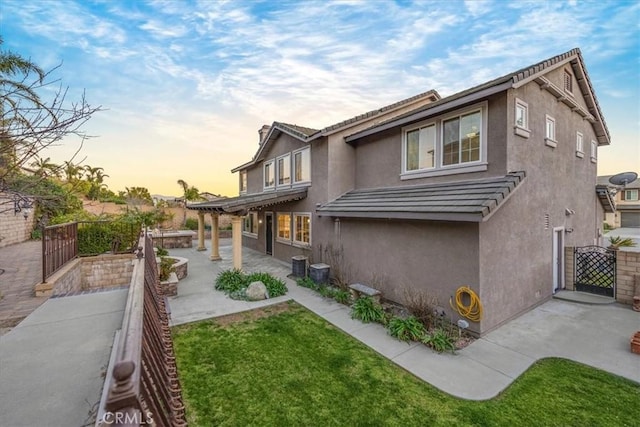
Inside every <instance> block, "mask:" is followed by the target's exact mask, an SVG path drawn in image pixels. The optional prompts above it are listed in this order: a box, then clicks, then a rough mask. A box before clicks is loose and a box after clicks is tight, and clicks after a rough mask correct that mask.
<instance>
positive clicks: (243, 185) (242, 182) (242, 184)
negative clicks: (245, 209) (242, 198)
mask: <svg viewBox="0 0 640 427" xmlns="http://www.w3.org/2000/svg"><path fill="white" fill-rule="evenodd" d="M240 192H241V193H246V192H247V171H240Z"/></svg>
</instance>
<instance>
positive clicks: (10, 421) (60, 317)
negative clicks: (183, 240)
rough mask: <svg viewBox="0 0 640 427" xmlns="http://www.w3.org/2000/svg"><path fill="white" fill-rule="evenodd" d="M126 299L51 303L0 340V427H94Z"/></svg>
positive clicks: (94, 297) (123, 295)
mask: <svg viewBox="0 0 640 427" xmlns="http://www.w3.org/2000/svg"><path fill="white" fill-rule="evenodd" d="M126 299H127V289H119V290H110V291H109V290H107V291H104V292H98V293H91V294H86V295H78V296H69V297H64V298H52V299H49V300H47V301H46V302H45V303H44V304H42V305H41V306H40V307H39V308H37V309H36V310H35V311H34V312H33V313H31V315H29V316H28V317H27V318H26V319H25V320H24V321H23V322H21V323H20V324H19V325H18V326H16V327H15V328H13V329H12V330H11V331H10V332H9V333H7V334H6V335H3V336H1V337H0V426H11V427H21V426H25V427H32V426H54V427H59V426H85V425H93V423H92V422H91V421H92V419H93V418H94V417H95V411H96V409H97V404H98V402H99V400H100V395H101V392H102V387H103V384H104V375H105V372H106V370H107V364H108V362H109V355H110V351H111V347H112V344H113V337H114V334H115V331H116V330H117V329H119V328H120V326H121V325H122V316H123V313H124V307H125V303H126Z"/></svg>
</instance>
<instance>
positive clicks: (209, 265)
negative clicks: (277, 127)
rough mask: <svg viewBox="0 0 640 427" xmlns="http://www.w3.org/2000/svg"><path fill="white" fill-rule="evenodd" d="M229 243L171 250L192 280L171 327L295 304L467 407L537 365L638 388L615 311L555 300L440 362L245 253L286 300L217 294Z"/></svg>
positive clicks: (622, 310) (637, 371) (281, 266)
mask: <svg viewBox="0 0 640 427" xmlns="http://www.w3.org/2000/svg"><path fill="white" fill-rule="evenodd" d="M229 244H230V243H229V241H227V240H221V247H220V254H221V256H222V258H223V260H222V261H216V262H212V261H210V260H209V258H208V255H209V252H207V251H204V252H198V251H196V250H195V249H171V250H170V251H169V253H170V254H172V255H176V256H181V257H185V258H188V259H189V276H188V277H187V278H185V279H183V280H182V281H180V283H179V284H178V296H176V297H172V298H169V302H170V307H171V311H172V313H171V316H172V324H174V325H177V324H182V323H186V322H192V321H196V320H201V319H206V318H210V317H216V316H221V315H225V314H230V313H235V312H239V311H244V310H250V309H252V308H257V307H261V306H264V305H269V304H273V303H278V302H282V301H287V300H290V299H293V300H295V301H296V302H298V303H299V304H301V305H303V306H304V307H306V308H307V309H309V310H311V311H313V312H314V313H316V314H318V315H319V316H321V317H323V318H324V319H326V320H327V321H329V322H330V323H332V324H333V325H335V326H336V327H338V328H340V329H341V330H343V331H344V332H346V333H348V334H349V335H351V336H353V337H354V338H356V339H358V340H360V341H361V342H363V343H364V344H366V345H367V346H369V347H371V348H372V349H374V350H375V351H377V352H378V353H380V354H381V355H383V356H385V357H387V358H389V359H391V360H392V361H394V362H395V363H396V364H398V365H399V366H401V367H403V368H404V369H406V370H408V371H409V372H412V373H413V374H414V375H416V376H417V377H419V378H421V379H423V380H424V381H426V382H428V383H430V384H432V385H434V386H435V387H437V388H439V389H440V390H442V391H444V392H446V393H449V394H452V395H454V396H458V397H461V398H465V399H472V400H484V399H490V398H492V397H495V396H496V395H497V394H498V393H500V392H501V391H502V390H504V389H505V388H506V387H507V386H508V385H509V384H511V383H512V382H513V380H515V379H516V378H517V377H518V376H520V375H521V374H522V373H523V372H524V371H525V370H527V369H528V368H529V366H531V364H532V363H534V362H535V361H536V360H538V359H540V358H544V357H564V358H567V359H572V360H575V361H578V362H582V363H585V364H587V365H590V366H593V367H596V368H600V369H603V370H605V371H608V372H611V373H613V374H616V375H620V376H623V377H626V378H629V379H631V380H634V381H637V382H640V356H638V355H634V354H633V353H631V352H630V351H629V339H630V337H631V335H632V334H633V333H634V332H635V331H637V330H640V313H636V312H634V311H633V310H631V309H630V308H629V307H627V306H620V305H617V304H613V305H606V306H592V305H581V304H575V303H569V302H566V301H559V300H551V301H548V302H546V303H545V304H542V305H541V306H539V307H537V308H536V309H534V310H532V311H530V312H529V313H527V314H525V315H523V316H521V317H519V318H517V319H516V320H514V321H512V322H509V323H508V324H506V325H504V326H502V327H500V328H498V329H496V330H495V331H493V332H491V333H489V334H487V335H486V336H485V337H483V338H481V339H478V340H476V341H475V342H473V343H472V344H471V345H469V346H468V347H466V348H464V349H463V350H460V351H458V352H457V353H456V354H454V355H452V354H438V353H435V352H433V351H432V350H430V349H429V348H427V347H425V346H423V345H421V344H417V343H412V344H406V343H403V342H400V341H398V340H396V339H394V338H392V337H390V336H389V335H388V334H387V332H386V330H385V328H384V327H382V326H381V325H378V324H364V323H361V322H359V321H356V320H353V319H351V316H350V309H349V308H348V307H346V306H344V305H342V304H338V303H336V302H335V301H333V300H331V299H327V298H323V297H321V296H320V295H318V294H317V293H316V292H313V291H311V290H309V289H306V288H302V287H299V286H297V285H296V284H295V282H294V281H293V280H291V279H288V278H287V277H286V276H287V275H288V274H290V273H291V266H290V265H289V264H286V263H283V262H281V261H278V260H276V259H274V258H272V257H269V256H265V255H263V254H260V253H258V252H256V251H252V250H249V249H246V248H243V257H244V264H243V269H244V270H245V271H248V272H255V271H263V272H270V273H272V274H274V275H276V276H278V277H280V278H282V279H284V280H285V282H286V283H287V286H288V288H289V292H288V293H287V295H285V296H282V297H279V298H274V299H271V300H267V301H260V302H246V301H235V300H232V299H230V298H228V297H227V296H226V295H225V294H224V293H222V292H219V291H216V290H214V281H215V277H216V276H217V274H218V273H219V272H220V271H222V270H225V269H229V268H231V267H232V260H231V247H230V245H229Z"/></svg>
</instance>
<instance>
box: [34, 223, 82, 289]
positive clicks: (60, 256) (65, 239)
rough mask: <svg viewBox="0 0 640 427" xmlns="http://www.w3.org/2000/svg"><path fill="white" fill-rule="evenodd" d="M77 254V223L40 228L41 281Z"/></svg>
mask: <svg viewBox="0 0 640 427" xmlns="http://www.w3.org/2000/svg"><path fill="white" fill-rule="evenodd" d="M77 256H78V223H77V222H70V223H66V224H60V225H53V226H50V227H44V228H43V230H42V282H43V283H44V282H46V281H47V279H48V278H49V277H51V275H52V274H53V273H55V272H56V271H58V270H59V269H60V268H62V266H63V265H65V264H66V263H68V262H69V261H71V260H72V259H74V258H76V257H77Z"/></svg>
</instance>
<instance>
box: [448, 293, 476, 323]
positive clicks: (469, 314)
mask: <svg viewBox="0 0 640 427" xmlns="http://www.w3.org/2000/svg"><path fill="white" fill-rule="evenodd" d="M465 294H466V295H469V304H468V305H465V304H464V302H463V301H462V298H463V296H464V295H465ZM449 305H451V308H453V309H454V310H455V311H457V312H458V314H460V315H461V316H462V317H466V318H467V319H469V320H471V321H472V322H479V321H480V319H482V303H481V302H480V297H478V294H476V293H475V292H474V291H473V290H472V289H471V288H470V287H468V286H461V287H459V288H458V290H457V291H456V304H455V305H454V304H453V297H451V298H450V299H449Z"/></svg>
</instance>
